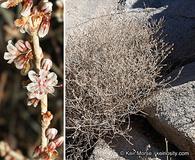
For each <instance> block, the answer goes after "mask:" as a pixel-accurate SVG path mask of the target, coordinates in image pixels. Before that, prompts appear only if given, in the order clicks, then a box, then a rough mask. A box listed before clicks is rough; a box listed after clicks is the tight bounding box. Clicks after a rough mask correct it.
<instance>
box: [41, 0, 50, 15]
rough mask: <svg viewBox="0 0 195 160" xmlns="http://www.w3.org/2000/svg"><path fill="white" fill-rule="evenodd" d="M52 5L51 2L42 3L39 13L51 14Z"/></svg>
mask: <svg viewBox="0 0 195 160" xmlns="http://www.w3.org/2000/svg"><path fill="white" fill-rule="evenodd" d="M52 7H53V4H52V3H51V2H43V3H42V7H41V11H42V12H44V13H51V12H52Z"/></svg>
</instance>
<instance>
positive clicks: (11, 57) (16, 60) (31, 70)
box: [1, 0, 64, 160]
mask: <svg viewBox="0 0 195 160" xmlns="http://www.w3.org/2000/svg"><path fill="white" fill-rule="evenodd" d="M17 5H21V6H22V9H21V12H20V17H19V18H18V19H16V20H15V22H14V25H15V27H17V28H18V29H19V30H20V32H21V33H27V34H28V35H29V40H18V41H16V42H13V41H12V40H9V41H8V44H7V51H6V52H5V53H4V59H5V60H7V63H9V64H11V63H13V64H14V65H15V67H16V68H17V69H19V70H21V74H22V75H28V78H29V80H30V81H31V82H30V83H29V84H28V85H27V86H26V89H27V98H28V102H27V105H29V106H31V105H32V106H34V107H36V106H40V107H41V117H42V120H41V128H42V134H41V145H40V146H38V147H36V149H35V151H34V155H33V159H43V160H53V159H56V158H57V155H58V152H57V150H56V149H57V148H58V147H59V146H60V145H61V144H62V143H63V139H64V138H63V137H57V138H56V135H57V133H58V131H57V130H56V129H55V128H49V125H50V123H51V120H52V119H53V115H52V113H51V112H50V111H48V97H47V95H48V94H54V92H55V87H56V86H57V84H58V80H57V75H56V74H55V73H54V72H51V71H50V70H51V68H52V61H51V60H50V59H46V58H44V55H43V52H42V49H41V47H40V44H39V39H40V38H42V37H44V36H46V35H47V33H48V32H49V27H50V19H51V13H52V6H53V4H52V3H51V2H49V1H48V0H41V1H39V3H38V4H34V2H33V0H6V1H2V3H1V7H3V8H12V7H15V6H17Z"/></svg>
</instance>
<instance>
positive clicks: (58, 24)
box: [0, 0, 63, 157]
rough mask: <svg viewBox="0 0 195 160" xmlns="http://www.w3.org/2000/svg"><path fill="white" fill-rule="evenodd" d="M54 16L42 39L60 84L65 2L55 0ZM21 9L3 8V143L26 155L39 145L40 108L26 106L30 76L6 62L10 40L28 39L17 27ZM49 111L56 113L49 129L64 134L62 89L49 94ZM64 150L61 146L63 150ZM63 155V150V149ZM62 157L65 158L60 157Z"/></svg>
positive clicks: (0, 102) (0, 23)
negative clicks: (26, 85) (5, 56)
mask: <svg viewBox="0 0 195 160" xmlns="http://www.w3.org/2000/svg"><path fill="white" fill-rule="evenodd" d="M52 2H53V13H52V19H51V26H50V31H49V33H48V35H47V36H46V37H44V38H42V39H40V45H41V47H42V49H43V51H44V55H45V57H49V58H51V59H52V61H53V68H52V71H54V72H55V73H56V74H57V75H58V81H59V84H63V0H53V1H52ZM19 11H20V6H18V7H15V8H13V9H3V8H0V26H1V27H0V141H6V142H8V143H9V145H10V146H11V147H12V148H13V149H18V150H20V151H21V152H22V153H23V154H24V155H25V156H27V157H29V156H31V155H32V152H33V150H34V148H35V147H36V146H37V145H39V144H40V134H41V128H40V108H39V107H37V108H34V107H29V106H27V103H26V102H27V95H26V93H27V92H26V89H25V88H24V86H25V85H24V84H25V81H26V80H27V79H28V78H27V76H21V74H20V71H19V70H17V69H16V68H15V66H14V65H13V64H11V65H10V64H7V63H6V61H5V60H4V59H3V55H4V52H5V51H6V50H7V49H6V46H7V41H8V40H13V41H14V42H15V41H16V40H19V39H24V40H27V39H28V38H29V36H28V35H27V34H21V33H20V32H19V31H18V29H17V28H16V27H15V26H14V23H13V22H14V20H15V19H16V18H17V17H19ZM49 110H50V111H51V112H52V113H53V114H54V119H53V120H52V123H51V126H50V127H55V128H57V129H58V131H59V134H58V136H59V135H62V134H63V87H59V88H56V91H55V95H49ZM61 148H62V147H61ZM60 152H61V154H62V149H61V151H60ZM60 157H62V156H60Z"/></svg>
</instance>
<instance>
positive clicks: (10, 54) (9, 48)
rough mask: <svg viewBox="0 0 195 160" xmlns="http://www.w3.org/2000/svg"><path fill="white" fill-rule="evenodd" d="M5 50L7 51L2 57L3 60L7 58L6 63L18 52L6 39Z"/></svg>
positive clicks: (12, 59)
mask: <svg viewBox="0 0 195 160" xmlns="http://www.w3.org/2000/svg"><path fill="white" fill-rule="evenodd" d="M7 51H8V52H5V53H4V59H5V60H8V62H7V63H9V64H10V63H12V62H13V61H14V60H15V59H16V58H17V56H18V55H19V54H20V53H19V52H18V50H17V48H16V47H15V46H14V45H13V44H12V41H11V40H9V41H8V44H7Z"/></svg>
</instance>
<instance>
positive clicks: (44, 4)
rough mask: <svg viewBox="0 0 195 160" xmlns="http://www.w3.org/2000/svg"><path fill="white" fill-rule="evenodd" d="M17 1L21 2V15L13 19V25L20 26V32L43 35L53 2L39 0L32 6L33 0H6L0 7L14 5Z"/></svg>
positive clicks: (47, 25) (48, 22) (45, 32)
mask: <svg viewBox="0 0 195 160" xmlns="http://www.w3.org/2000/svg"><path fill="white" fill-rule="evenodd" d="M19 3H22V10H21V15H22V17H20V18H19V19H16V20H15V26H16V27H18V28H20V31H21V32H22V33H25V32H27V33H28V34H30V35H31V34H33V33H38V35H39V37H44V36H45V35H46V34H47V33H48V31H49V27H50V19H51V12H52V6H53V4H52V3H51V2H49V1H48V0H41V1H40V2H39V4H38V5H37V6H35V7H33V0H7V1H6V2H3V3H2V4H1V7H3V8H10V7H15V6H16V5H18V4H19Z"/></svg>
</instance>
